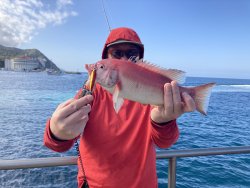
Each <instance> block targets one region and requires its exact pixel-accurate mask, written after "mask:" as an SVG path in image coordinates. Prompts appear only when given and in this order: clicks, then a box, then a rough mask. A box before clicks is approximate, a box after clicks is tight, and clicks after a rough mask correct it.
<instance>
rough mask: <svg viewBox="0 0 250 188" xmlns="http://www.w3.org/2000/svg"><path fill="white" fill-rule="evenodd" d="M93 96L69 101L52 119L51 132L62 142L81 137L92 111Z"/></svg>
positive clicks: (60, 107) (57, 110)
mask: <svg viewBox="0 0 250 188" xmlns="http://www.w3.org/2000/svg"><path fill="white" fill-rule="evenodd" d="M92 100H93V96H91V95H86V96H84V97H82V98H80V99H69V100H67V101H65V102H64V103H61V104H60V105H59V106H58V107H57V109H56V110H55V112H54V113H53V115H52V117H51V119H50V130H51V132H52V134H53V135H54V136H55V137H56V138H58V139H60V140H71V139H74V138H76V137H77V136H79V135H80V134H81V133H82V132H83V131H84V128H85V126H86V123H87V121H88V118H89V115H88V114H89V112H90V111H91V106H90V103H91V101H92Z"/></svg>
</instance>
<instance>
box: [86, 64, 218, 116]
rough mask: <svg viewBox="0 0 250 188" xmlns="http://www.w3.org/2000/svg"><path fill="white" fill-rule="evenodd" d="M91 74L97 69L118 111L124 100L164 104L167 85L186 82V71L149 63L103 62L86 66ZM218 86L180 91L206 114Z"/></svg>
mask: <svg viewBox="0 0 250 188" xmlns="http://www.w3.org/2000/svg"><path fill="white" fill-rule="evenodd" d="M85 68H86V69H87V70H88V72H89V74H90V73H91V72H92V70H93V69H95V70H96V82H97V83H99V84H100V85H101V86H102V87H104V88H105V89H106V90H108V91H109V92H111V93H112V94H113V103H114V108H115V110H116V112H118V111H119V109H120V107H121V106H122V104H123V98H125V99H128V100H132V101H137V102H140V103H142V104H151V105H155V106H162V105H163V103H164V102H163V98H164V97H163V91H164V89H163V88H164V87H163V86H164V84H165V83H170V82H171V81H172V80H176V81H177V82H178V83H179V84H181V83H183V82H184V81H185V72H183V71H180V70H176V69H163V68H159V67H157V66H155V65H153V64H150V63H148V62H142V61H138V62H136V63H132V62H130V61H125V60H117V59H104V60H101V61H99V62H97V63H95V64H86V65H85ZM214 85H215V83H208V84H204V85H200V86H197V87H182V86H179V88H180V92H187V93H188V94H189V95H190V96H191V97H192V98H193V100H194V102H195V105H196V109H197V111H199V112H200V113H202V114H204V115H206V114H207V107H208V103H209V98H210V94H211V89H212V87H213V86H214Z"/></svg>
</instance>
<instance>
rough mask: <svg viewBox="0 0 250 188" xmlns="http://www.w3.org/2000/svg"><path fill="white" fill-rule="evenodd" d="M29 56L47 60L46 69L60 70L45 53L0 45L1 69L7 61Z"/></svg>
mask: <svg viewBox="0 0 250 188" xmlns="http://www.w3.org/2000/svg"><path fill="white" fill-rule="evenodd" d="M22 56H29V57H33V58H43V59H44V60H45V68H48V69H55V70H60V69H59V68H58V67H57V66H56V65H55V64H54V63H53V62H52V61H51V60H49V59H48V58H47V57H46V56H45V55H44V54H43V53H41V52H40V51H39V50H37V49H25V50H23V49H19V48H12V47H5V46H2V45H0V68H1V65H3V62H4V60H5V59H12V58H15V57H22Z"/></svg>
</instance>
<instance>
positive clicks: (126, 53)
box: [110, 49, 140, 59]
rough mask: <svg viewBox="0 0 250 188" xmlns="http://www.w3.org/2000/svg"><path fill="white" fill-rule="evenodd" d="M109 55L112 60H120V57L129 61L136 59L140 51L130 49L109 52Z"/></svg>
mask: <svg viewBox="0 0 250 188" xmlns="http://www.w3.org/2000/svg"><path fill="white" fill-rule="evenodd" d="M110 54H111V56H112V57H113V58H116V59H121V58H122V57H126V58H127V59H130V58H132V57H135V58H136V57H138V56H139V55H140V51H139V50H138V49H130V50H119V49H117V50H111V51H110Z"/></svg>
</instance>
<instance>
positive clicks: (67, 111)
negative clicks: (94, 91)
mask: <svg viewBox="0 0 250 188" xmlns="http://www.w3.org/2000/svg"><path fill="white" fill-rule="evenodd" d="M92 100H93V96H92V95H86V96H84V97H82V98H80V99H75V100H73V101H71V103H70V104H68V105H66V106H64V107H63V108H62V109H60V111H61V112H60V113H61V116H62V117H68V116H69V115H71V114H72V113H74V112H76V111H78V110H79V109H80V108H82V107H84V106H86V105H87V104H90V103H91V102H92Z"/></svg>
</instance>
